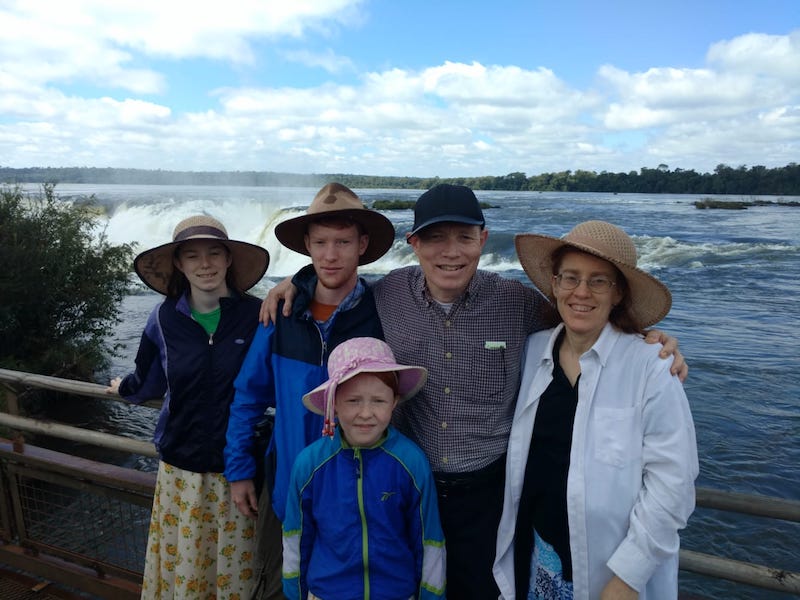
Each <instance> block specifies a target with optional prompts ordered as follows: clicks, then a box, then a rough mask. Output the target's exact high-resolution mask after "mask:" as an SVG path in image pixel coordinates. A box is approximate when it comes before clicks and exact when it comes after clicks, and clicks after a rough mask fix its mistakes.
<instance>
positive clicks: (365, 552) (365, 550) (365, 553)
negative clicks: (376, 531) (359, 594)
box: [353, 448, 369, 600]
mask: <svg viewBox="0 0 800 600" xmlns="http://www.w3.org/2000/svg"><path fill="white" fill-rule="evenodd" d="M353 457H354V458H355V459H356V462H357V464H358V483H357V487H358V512H359V514H360V516H361V561H362V562H363V564H364V600H369V536H368V535H367V518H366V514H365V510H364V457H363V456H361V449H360V448H354V449H353Z"/></svg>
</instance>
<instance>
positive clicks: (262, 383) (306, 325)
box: [225, 268, 383, 521]
mask: <svg viewBox="0 0 800 600" xmlns="http://www.w3.org/2000/svg"><path fill="white" fill-rule="evenodd" d="M292 283H294V284H295V286H297V298H295V301H294V304H293V308H292V314H291V315H290V316H289V317H284V316H283V315H282V314H281V312H280V311H281V310H282V309H283V304H281V305H280V307H279V311H278V312H279V316H278V319H277V322H276V323H275V324H270V325H269V326H268V327H262V326H259V327H258V330H257V331H256V335H255V338H254V339H253V342H252V344H251V345H250V350H249V351H248V353H247V356H246V357H245V359H244V363H243V364H242V368H241V370H240V371H239V375H238V377H236V380H235V382H234V387H235V394H234V398H233V403H232V404H231V408H230V416H229V418H228V433H227V443H226V446H225V478H226V479H227V480H228V481H241V480H243V479H253V478H254V477H255V474H256V458H255V457H254V456H253V448H254V438H253V433H254V431H255V428H256V424H257V423H258V422H259V421H260V420H261V419H262V418H263V416H264V412H265V410H266V409H267V408H268V407H272V408H274V409H275V427H274V430H273V434H272V439H271V440H270V444H269V446H268V447H267V451H266V453H267V454H270V453H274V455H275V483H274V487H273V489H272V490H271V492H272V508H273V510H274V511H275V514H276V515H277V516H278V518H279V519H280V520H281V521H283V514H284V510H285V508H284V507H285V504H286V490H287V486H288V485H289V476H290V475H291V473H292V465H293V464H294V459H295V458H296V457H297V455H298V454H299V453H300V451H301V450H302V449H303V448H305V447H306V446H308V445H309V444H310V443H311V442H313V441H315V440H316V439H318V438H319V437H320V435H322V417H321V416H319V415H317V414H314V413H312V412H311V411H309V410H308V409H307V408H306V407H305V406H303V401H302V398H303V394H305V393H306V392H310V391H311V390H312V389H314V388H315V387H317V386H318V385H319V384H321V383H322V382H323V381H325V380H326V379H327V378H328V356H329V354H330V352H331V351H332V350H333V349H334V348H335V347H336V346H337V345H339V344H340V343H342V342H343V341H345V340H348V339H350V338H353V337H375V338H379V339H383V329H382V328H381V323H380V319H379V318H378V312H377V310H376V308H375V300H374V298H373V296H372V292H371V291H370V289H369V288H368V287H367V285H366V283H365V282H364V281H363V280H361V279H359V281H358V284H357V285H356V288H355V289H354V290H353V291H352V292H351V293H350V295H348V297H347V298H345V299H344V300H343V301H342V303H341V304H340V305H339V306H338V308H337V309H336V311H335V312H334V313H333V315H331V317H330V318H329V319H328V321H326V323H325V327H324V328H322V327H320V326H319V325H318V324H317V323H316V322H315V321H314V319H313V318H312V316H311V314H310V312H309V310H308V307H309V305H310V303H311V300H312V299H313V297H314V289H315V288H316V285H317V277H316V274H315V273H314V270H313V269H311V268H304V269H302V270H300V271H299V272H298V273H297V275H295V276H294V278H293V279H292Z"/></svg>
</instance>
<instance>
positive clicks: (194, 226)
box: [133, 215, 269, 295]
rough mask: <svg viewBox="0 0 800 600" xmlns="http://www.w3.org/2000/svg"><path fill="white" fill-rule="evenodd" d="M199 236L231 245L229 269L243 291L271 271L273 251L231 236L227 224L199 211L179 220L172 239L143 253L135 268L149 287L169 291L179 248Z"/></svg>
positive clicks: (162, 291)
mask: <svg viewBox="0 0 800 600" xmlns="http://www.w3.org/2000/svg"><path fill="white" fill-rule="evenodd" d="M199 239H208V240H218V241H220V242H221V243H223V244H224V245H225V246H226V247H227V248H228V250H229V251H230V253H231V266H230V267H229V269H230V270H231V271H232V272H233V276H234V279H235V281H236V285H238V286H239V287H240V288H241V289H242V290H243V291H247V290H249V289H250V288H251V287H253V286H254V285H255V284H257V283H258V282H259V281H261V278H262V277H263V276H264V273H266V272H267V267H268V266H269V253H268V252H267V251H266V249H264V248H262V247H261V246H256V245H255V244H250V243H248V242H240V241H238V240H232V239H229V238H228V232H227V230H226V229H225V226H224V225H223V224H222V223H220V222H219V221H218V220H217V219H215V218H213V217H209V216H207V215H196V216H194V217H189V218H188V219H184V220H183V221H181V222H180V223H178V224H177V225H176V226H175V230H174V231H173V233H172V241H171V242H169V243H167V244H162V245H161V246H156V247H155V248H151V249H150V250H145V251H144V252H142V253H141V254H139V255H138V256H137V257H136V258H135V259H134V260H133V268H134V269H135V270H136V274H137V275H138V276H139V278H140V279H141V280H142V281H143V282H144V283H145V284H146V285H147V286H148V287H149V288H151V289H153V290H155V291H157V292H158V293H159V294H164V295H167V293H168V291H167V288H168V285H169V280H170V278H171V277H172V272H173V271H174V269H175V264H174V262H173V258H174V257H175V250H176V249H177V247H178V246H179V245H180V244H182V243H183V242H186V241H189V240H199Z"/></svg>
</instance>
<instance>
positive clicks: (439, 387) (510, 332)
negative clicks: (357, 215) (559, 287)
mask: <svg viewBox="0 0 800 600" xmlns="http://www.w3.org/2000/svg"><path fill="white" fill-rule="evenodd" d="M373 291H374V294H375V302H376V304H377V307H378V314H379V315H380V318H381V324H382V326H383V331H384V335H385V336H386V341H387V343H388V344H389V345H390V346H391V348H392V351H393V352H394V354H395V358H397V360H398V362H400V363H401V364H407V365H421V366H424V367H426V368H427V369H428V381H427V383H426V384H425V387H424V388H423V389H422V391H421V392H420V393H419V394H417V396H415V397H414V398H412V399H411V400H409V401H407V402H405V403H403V404H400V405H399V406H398V407H397V408H396V409H395V416H394V421H395V424H396V425H397V427H398V428H399V429H400V430H401V431H402V432H403V433H405V434H406V435H408V436H409V437H410V438H411V439H413V440H414V441H415V442H416V443H417V444H419V445H420V446H421V447H422V449H423V450H424V451H425V454H427V456H428V460H429V461H430V463H431V468H432V469H433V470H434V471H438V472H444V473H467V472H471V471H476V470H478V469H480V468H482V467H485V466H487V465H489V464H491V463H492V462H494V461H495V460H497V459H498V458H499V457H500V456H502V455H503V454H504V453H505V451H506V445H507V443H508V436H509V432H510V430H511V420H512V418H513V416H514V405H515V403H516V400H517V392H518V389H519V380H520V369H521V360H522V350H523V347H524V343H525V339H526V338H527V336H528V335H529V334H530V333H532V332H534V331H538V330H540V329H544V328H545V327H546V326H550V325H552V324H553V320H552V319H553V314H554V313H553V311H552V310H551V308H550V304H549V303H548V302H547V300H546V299H545V298H544V296H542V295H541V294H539V292H537V291H536V290H535V289H534V288H532V287H529V286H526V285H523V284H522V283H520V282H519V281H514V280H510V279H505V278H503V277H500V276H499V275H497V274H495V273H489V272H486V271H478V272H477V273H476V274H475V276H474V277H473V278H472V281H471V282H470V284H469V287H468V288H467V291H466V292H465V293H464V294H463V295H462V296H461V298H459V299H458V300H457V301H456V302H455V303H453V305H452V306H451V307H450V310H449V311H448V312H445V310H444V309H443V308H442V307H441V305H439V304H438V303H437V302H436V301H435V300H433V298H431V296H430V294H429V292H428V289H427V286H426V285H425V277H424V275H423V273H422V269H421V268H420V267H418V266H415V267H407V268H403V269H397V270H395V271H392V272H391V273H390V274H389V275H387V276H386V277H384V278H383V279H381V280H380V281H378V282H377V283H375V284H374V285H373Z"/></svg>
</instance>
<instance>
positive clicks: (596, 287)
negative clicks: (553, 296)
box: [553, 273, 617, 294]
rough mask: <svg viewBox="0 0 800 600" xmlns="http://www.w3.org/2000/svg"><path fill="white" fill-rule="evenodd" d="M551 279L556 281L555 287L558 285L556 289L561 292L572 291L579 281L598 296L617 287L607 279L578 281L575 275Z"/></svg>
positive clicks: (557, 276)
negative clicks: (584, 283)
mask: <svg viewBox="0 0 800 600" xmlns="http://www.w3.org/2000/svg"><path fill="white" fill-rule="evenodd" d="M553 279H555V280H556V285H558V287H560V288H561V289H562V290H574V289H575V288H577V287H578V286H579V285H580V284H581V281H585V282H586V285H587V286H589V289H590V290H592V291H593V292H597V293H598V294H605V293H606V292H608V291H609V290H610V289H611V288H612V287H613V286H615V285H617V284H616V283H615V282H613V281H611V280H610V279H608V278H607V277H589V279H578V278H577V277H575V275H568V274H565V273H559V274H558V275H554V276H553Z"/></svg>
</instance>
